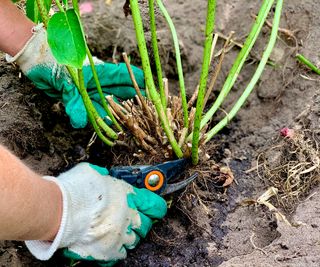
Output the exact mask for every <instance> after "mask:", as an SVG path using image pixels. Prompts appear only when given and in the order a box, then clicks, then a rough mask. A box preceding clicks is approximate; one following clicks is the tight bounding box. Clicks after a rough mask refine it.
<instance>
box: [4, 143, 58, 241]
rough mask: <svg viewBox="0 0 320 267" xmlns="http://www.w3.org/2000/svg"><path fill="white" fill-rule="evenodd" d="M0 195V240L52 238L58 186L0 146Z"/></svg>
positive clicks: (56, 217)
mask: <svg viewBox="0 0 320 267" xmlns="http://www.w3.org/2000/svg"><path fill="white" fill-rule="evenodd" d="M0 195H1V197H0V218H1V220H0V240H31V239H39V240H53V238H54V237H55V235H56V233H57V231H58V229H59V225H60V220H61V214H62V195H61V192H60V189H59V187H58V186H57V185H56V184H55V183H54V182H51V181H47V180H44V179H42V177H41V176H39V175H38V174H36V173H35V172H33V171H32V170H31V169H30V168H28V167H27V166H26V165H24V164H23V163H22V162H21V161H20V160H19V159H18V158H16V157H15V156H14V155H13V154H11V153H10V152H9V151H8V150H7V149H6V148H4V147H3V146H1V145H0ZM48 211H50V212H48Z"/></svg>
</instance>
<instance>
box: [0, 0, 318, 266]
mask: <svg viewBox="0 0 320 267" xmlns="http://www.w3.org/2000/svg"><path fill="white" fill-rule="evenodd" d="M260 2H261V1H257V0H249V1H245V4H244V1H241V0H233V1H231V0H226V1H220V2H218V8H217V14H218V15H217V28H216V31H219V32H221V33H223V34H224V35H228V34H229V32H230V31H234V32H235V34H234V37H235V38H237V39H238V41H239V42H243V40H244V37H245V36H246V34H247V33H248V31H249V28H250V25H251V23H252V20H253V19H252V17H251V16H250V13H257V11H258V8H259V4H260ZM93 3H94V11H93V12H92V13H89V14H85V15H84V22H85V30H86V33H87V37H88V40H89V44H90V47H91V48H92V49H93V51H94V53H95V54H96V55H98V56H99V57H101V58H103V59H104V60H114V61H119V60H121V52H122V51H126V52H127V53H128V54H129V55H130V56H131V60H132V62H133V63H136V64H139V63H140V62H139V58H138V56H137V55H138V53H137V47H136V43H135V34H134V31H133V26H132V21H131V17H130V16H129V17H128V18H125V16H124V14H123V12H122V5H123V3H122V1H112V5H110V6H109V5H106V1H105V0H97V1H94V2H93ZM165 3H166V4H167V6H168V9H169V12H170V13H171V14H172V17H173V20H174V22H175V25H176V28H177V32H178V34H179V37H180V40H181V43H180V46H181V49H182V58H183V67H184V71H185V78H186V87H187V88H188V89H187V90H188V95H189V96H191V95H192V93H193V91H194V88H196V85H197V82H198V79H199V74H200V71H199V69H200V66H201V59H202V51H203V49H202V44H203V32H204V28H205V9H206V1H204V0H196V1H191V0H187V1H165ZM319 16H320V10H319V8H318V6H317V4H316V3H315V2H314V1H311V0H308V1H298V0H291V1H285V5H284V10H283V17H282V20H281V27H282V28H286V29H289V30H291V31H292V32H294V34H295V37H296V41H297V43H296V42H295V40H294V39H290V38H288V36H287V35H284V34H281V33H280V34H279V38H278V42H277V44H276V47H275V50H274V52H273V54H272V58H271V60H272V61H273V62H274V64H273V66H271V65H268V66H267V67H266V70H265V71H264V73H263V76H262V78H261V79H260V81H259V83H258V85H257V87H256V88H255V91H254V92H253V93H252V95H251V96H250V98H249V100H248V101H247V102H246V104H245V106H244V107H243V109H242V110H241V111H240V113H239V114H238V116H237V117H236V119H235V120H233V121H232V122H231V123H230V124H229V125H228V126H227V127H226V128H225V129H224V130H223V131H222V132H220V133H219V134H218V135H217V136H216V137H215V138H214V139H213V140H212V142H211V143H210V144H209V145H208V147H207V150H208V151H207V152H208V153H209V154H210V156H211V160H212V161H211V162H209V164H208V162H207V163H203V164H202V165H200V169H202V170H207V169H208V168H210V166H213V165H214V164H215V163H217V164H219V166H228V167H229V168H230V169H231V170H232V172H233V175H234V178H235V180H234V182H233V183H232V184H231V186H230V187H228V188H227V189H221V188H217V187H216V184H215V182H214V181H213V180H214V179H215V175H217V174H218V172H211V173H210V175H209V176H208V177H207V178H206V179H207V180H206V181H204V180H203V179H202V180H199V181H198V182H197V183H195V184H193V185H190V186H189V188H188V189H187V190H186V191H184V192H180V193H177V194H174V195H173V197H171V200H172V205H171V208H170V209H169V212H168V215H167V216H166V218H165V219H164V220H162V221H160V222H157V223H156V224H155V225H154V227H153V230H152V231H151V233H150V235H149V236H148V237H147V239H145V240H143V241H142V242H141V244H140V245H139V246H138V248H137V249H135V250H133V251H130V252H129V254H128V258H127V259H126V260H125V261H122V262H120V263H119V264H118V265H119V266H319V264H320V259H319V255H320V247H319V240H320V233H319V226H320V218H319V207H320V194H319V187H318V186H317V185H316V184H315V185H314V186H313V189H312V192H308V193H307V194H306V195H304V196H302V197H301V198H300V200H299V201H298V202H296V203H295V204H294V205H295V207H296V208H295V209H293V212H291V213H288V212H287V213H286V211H285V210H282V212H283V213H284V214H286V215H287V218H288V219H289V220H290V221H292V222H296V223H297V222H299V223H300V224H301V225H300V227H298V228H296V227H289V226H288V225H287V224H285V223H283V222H279V221H277V220H276V218H275V216H274V214H273V213H271V212H270V211H269V210H268V209H267V208H266V207H262V206H257V205H255V206H249V207H247V206H243V205H241V204H242V203H243V201H244V200H246V199H257V198H258V197H259V196H260V195H261V194H262V193H264V192H265V191H266V190H267V188H268V187H269V184H268V182H267V181H265V180H262V179H260V177H259V176H258V175H257V172H256V169H255V166H256V162H257V156H258V155H259V153H260V152H261V151H262V150H264V149H265V147H266V146H269V145H270V144H272V143H273V140H276V138H278V136H279V130H280V129H281V128H282V127H291V128H298V127H300V128H308V129H309V130H310V131H315V132H317V130H318V128H319V114H320V112H319V90H318V88H319V84H320V78H319V76H317V75H315V74H313V73H311V72H310V71H308V70H306V69H305V68H304V67H303V66H301V65H299V64H298V63H297V62H296V60H295V59H294V55H295V53H296V52H297V51H299V52H300V53H302V54H304V55H305V56H306V57H308V58H310V59H311V60H312V61H313V62H315V63H316V64H318V66H319V65H320V64H319V63H320V58H319V55H320V46H319V40H320V31H319V27H320V22H319V20H318V18H319ZM269 32H270V30H269V28H268V27H267V26H265V27H264V28H263V33H262V35H261V37H260V39H259V40H258V42H257V45H255V47H254V51H253V53H252V54H251V57H250V60H248V61H247V64H245V66H244V68H243V71H242V72H241V74H240V76H239V79H238V81H237V83H236V85H235V87H234V89H233V90H232V92H231V94H230V98H229V100H228V101H227V102H226V103H225V106H224V109H225V110H229V107H230V105H231V104H232V101H233V100H234V99H235V98H236V97H237V96H239V94H240V93H241V89H243V87H244V86H245V85H246V84H247V83H248V81H249V79H250V77H251V76H252V71H253V70H254V68H255V67H256V65H257V61H258V60H259V55H261V51H262V50H263V48H264V47H265V45H266V41H267V37H268V34H269ZM159 40H160V50H161V54H162V63H163V66H164V70H165V72H166V74H167V77H168V78H169V80H170V89H171V91H172V92H177V90H176V89H174V88H175V87H176V85H177V73H176V69H175V67H174V66H175V64H174V60H175V59H174V52H173V49H172V45H171V38H170V32H169V31H168V29H167V27H165V22H164V21H163V20H160V22H159ZM222 44H223V43H222V42H221V43H219V46H221V45H222ZM237 52H238V49H237V48H234V49H232V50H231V51H230V52H229V53H228V55H227V57H226V60H225V63H224V66H223V68H222V75H221V77H220V78H219V81H218V85H219V86H218V87H217V88H220V87H221V83H222V81H223V78H224V77H225V76H226V75H227V73H228V70H229V68H230V65H231V63H232V60H233V59H234V57H235V55H236V53H237ZM1 58H3V55H2V56H1ZM214 94H215V95H216V94H217V90H216V91H215V92H214ZM222 115H223V112H220V113H219V116H222ZM0 121H1V124H0V142H1V143H2V144H4V145H6V146H7V147H9V148H10V149H11V150H12V151H13V152H14V153H15V154H16V155H17V156H18V157H20V158H21V159H23V161H24V162H25V163H26V164H28V165H29V166H30V167H31V168H33V169H34V170H36V171H38V172H39V173H41V174H49V175H58V174H59V173H61V172H62V171H64V170H67V169H69V168H70V167H72V166H74V165H75V164H76V163H77V162H80V161H83V160H86V161H90V162H93V163H95V164H99V165H104V166H110V165H112V164H119V163H121V162H119V157H118V156H117V153H119V149H115V150H110V149H109V148H107V147H106V146H103V145H102V144H101V142H99V141H98V142H96V143H95V144H94V145H93V146H92V147H91V149H90V152H89V153H86V152H85V149H84V148H85V147H86V146H87V144H88V142H89V140H90V137H91V135H92V130H91V129H90V128H89V127H88V128H86V129H83V130H74V129H72V128H71V126H70V125H69V122H68V118H67V117H66V115H65V114H64V111H63V107H62V106H61V104H60V103H57V102H55V101H54V100H52V99H49V98H48V97H47V96H45V95H44V94H43V93H42V92H39V91H38V90H36V89H35V88H34V86H33V85H32V84H31V83H30V82H29V81H28V80H27V79H26V78H25V77H23V76H21V75H20V73H19V70H18V69H17V68H15V67H14V66H13V65H9V64H7V63H6V62H5V61H4V60H3V59H1V61H0ZM122 153H125V151H122ZM22 197H23V196H22ZM273 204H274V205H275V206H277V207H278V208H279V209H280V210H281V206H279V205H278V203H277V202H276V201H273ZM0 266H69V263H68V261H66V260H64V259H63V258H62V257H61V255H60V254H59V253H57V255H56V256H55V257H54V258H53V259H52V260H50V261H48V262H40V261H37V260H36V259H34V258H33V257H32V256H31V254H30V253H29V252H28V251H27V250H26V248H25V246H24V244H23V243H22V242H10V241H2V242H0ZM79 266H92V264H85V263H81V264H80V265H79Z"/></svg>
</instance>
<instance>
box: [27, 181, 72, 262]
mask: <svg viewBox="0 0 320 267" xmlns="http://www.w3.org/2000/svg"><path fill="white" fill-rule="evenodd" d="M43 178H44V179H46V180H48V181H51V182H54V183H56V184H57V185H58V186H59V187H60V190H61V193H62V199H63V211H62V218H61V223H60V228H59V231H58V233H57V235H56V237H55V239H54V240H53V241H52V242H50V241H39V240H31V241H26V242H25V244H26V246H27V248H28V249H29V250H30V252H31V253H32V254H33V255H34V256H35V257H36V258H37V259H39V260H48V259H50V258H51V257H52V256H53V254H54V253H55V252H56V251H57V250H58V249H59V248H60V247H61V241H62V237H63V236H64V235H65V230H66V229H65V228H66V223H67V217H68V197H67V192H66V191H65V188H64V187H63V186H62V185H61V184H60V183H59V181H58V180H57V178H55V177H51V176H44V177H43Z"/></svg>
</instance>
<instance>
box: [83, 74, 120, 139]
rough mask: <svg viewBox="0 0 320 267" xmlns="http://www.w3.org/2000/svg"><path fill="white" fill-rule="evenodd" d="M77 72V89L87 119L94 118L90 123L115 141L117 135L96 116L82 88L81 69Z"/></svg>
mask: <svg viewBox="0 0 320 267" xmlns="http://www.w3.org/2000/svg"><path fill="white" fill-rule="evenodd" d="M77 71H78V80H79V88H78V89H79V93H80V95H81V97H82V99H83V102H84V105H85V107H86V110H87V113H88V117H89V118H90V117H93V118H94V122H93V121H92V120H90V121H91V123H92V124H94V123H96V124H98V125H99V126H100V127H101V128H102V129H103V130H104V131H105V133H106V134H107V135H108V137H110V138H112V139H117V138H118V135H117V134H116V133H115V132H114V131H113V130H112V129H111V128H110V127H109V126H108V125H107V124H106V123H105V122H104V121H103V119H102V118H101V117H100V115H99V114H98V112H97V111H96V109H95V108H94V106H93V104H92V101H91V99H90V97H89V95H88V92H87V90H86V88H85V86H84V78H83V73H82V69H78V70H77ZM94 128H95V127H94ZM95 130H96V128H95ZM97 134H98V132H97ZM99 137H100V135H99ZM107 144H108V143H107Z"/></svg>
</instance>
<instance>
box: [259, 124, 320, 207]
mask: <svg viewBox="0 0 320 267" xmlns="http://www.w3.org/2000/svg"><path fill="white" fill-rule="evenodd" d="M318 142H319V140H318V137H317V135H316V133H315V132H314V131H311V130H294V135H293V136H291V137H279V138H278V139H277V140H276V141H275V142H274V143H273V145H271V146H269V147H268V148H267V149H266V150H265V151H263V152H262V153H261V154H260V155H259V158H258V174H259V176H260V177H261V178H262V179H266V180H268V181H269V182H270V183H271V185H272V186H274V187H275V188H277V189H278V195H277V199H278V202H279V204H280V205H281V206H282V207H283V208H285V209H286V210H287V211H293V209H294V207H295V204H296V203H297V202H298V201H300V200H301V198H302V197H304V196H306V194H307V193H309V192H310V190H311V189H312V188H313V187H314V186H315V185H316V184H318V183H319V180H320V158H319V143H318Z"/></svg>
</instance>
